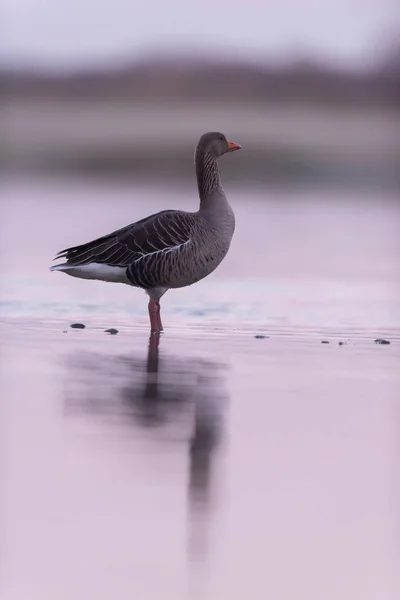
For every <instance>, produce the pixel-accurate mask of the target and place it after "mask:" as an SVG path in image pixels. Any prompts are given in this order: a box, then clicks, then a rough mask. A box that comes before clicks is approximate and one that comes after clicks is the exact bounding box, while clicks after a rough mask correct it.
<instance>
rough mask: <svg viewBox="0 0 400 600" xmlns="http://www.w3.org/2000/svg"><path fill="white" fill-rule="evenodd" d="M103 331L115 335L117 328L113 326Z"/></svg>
mask: <svg viewBox="0 0 400 600" xmlns="http://www.w3.org/2000/svg"><path fill="white" fill-rule="evenodd" d="M104 333H110V334H111V335H117V333H118V329H114V328H113V327H111V329H106V330H105V331H104Z"/></svg>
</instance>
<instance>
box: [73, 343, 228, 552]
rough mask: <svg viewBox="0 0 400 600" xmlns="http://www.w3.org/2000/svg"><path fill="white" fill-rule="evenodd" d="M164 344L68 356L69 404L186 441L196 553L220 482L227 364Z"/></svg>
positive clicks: (203, 547) (191, 527)
mask: <svg viewBox="0 0 400 600" xmlns="http://www.w3.org/2000/svg"><path fill="white" fill-rule="evenodd" d="M159 344H160V337H159V336H154V335H153V336H151V337H150V340H149V345H148V351H147V356H146V357H143V358H137V357H132V356H131V355H130V356H126V355H122V356H118V355H117V356H110V355H109V354H101V353H96V352H80V353H78V354H76V353H75V354H74V355H71V356H70V357H69V358H68V359H67V369H68V377H67V385H66V390H65V411H66V414H69V415H71V414H76V413H81V412H82V411H83V412H84V413H89V414H92V415H93V416H95V415H96V416H97V417H100V418H102V419H103V420H104V419H107V422H109V423H110V425H111V424H112V423H115V422H116V423H117V424H118V426H124V427H127V426H128V427H130V428H132V431H136V433H137V434H139V432H140V435H141V436H142V435H143V434H145V435H146V436H156V439H157V440H158V441H161V442H163V443H164V444H165V443H166V444H168V443H173V442H175V443H176V442H177V441H178V442H181V443H183V451H184V452H185V453H187V455H188V458H189V474H188V510H189V521H190V522H189V549H190V553H191V556H192V557H193V558H196V557H200V555H202V554H203V553H204V552H205V551H206V545H207V544H206V539H205V538H206V537H207V536H206V527H205V522H204V517H205V516H206V514H207V512H208V510H209V509H210V504H211V499H212V491H213V490H212V488H213V487H215V486H213V485H212V481H213V478H212V475H213V473H212V466H213V461H214V458H215V456H216V450H217V448H218V447H219V446H220V442H221V439H222V434H223V428H224V414H225V409H226V406H227V400H228V396H227V393H226V390H225V386H224V379H223V375H224V372H225V371H226V364H224V363H220V362H215V361H213V360H210V359H204V358H198V357H186V358H183V357H174V356H164V355H163V354H162V353H161V355H160V352H159ZM158 451H159V450H158ZM216 479H217V478H216V477H214V481H215V480H216ZM200 523H201V524H200ZM196 524H197V525H198V526H197V527H196Z"/></svg>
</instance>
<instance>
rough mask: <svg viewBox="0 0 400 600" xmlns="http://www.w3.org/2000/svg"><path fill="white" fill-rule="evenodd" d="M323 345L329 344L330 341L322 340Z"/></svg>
mask: <svg viewBox="0 0 400 600" xmlns="http://www.w3.org/2000/svg"><path fill="white" fill-rule="evenodd" d="M321 344H329V342H328V340H322V341H321Z"/></svg>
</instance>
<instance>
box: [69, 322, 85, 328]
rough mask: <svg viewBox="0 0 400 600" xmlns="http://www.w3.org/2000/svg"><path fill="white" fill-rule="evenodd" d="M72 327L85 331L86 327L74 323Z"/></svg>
mask: <svg viewBox="0 0 400 600" xmlns="http://www.w3.org/2000/svg"><path fill="white" fill-rule="evenodd" d="M70 327H72V329H85V327H86V325H84V324H83V323H72V325H70Z"/></svg>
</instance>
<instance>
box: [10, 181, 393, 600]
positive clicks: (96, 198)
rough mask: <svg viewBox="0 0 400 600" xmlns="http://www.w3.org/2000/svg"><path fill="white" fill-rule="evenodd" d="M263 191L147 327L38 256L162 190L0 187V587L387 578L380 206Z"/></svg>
mask: <svg viewBox="0 0 400 600" xmlns="http://www.w3.org/2000/svg"><path fill="white" fill-rule="evenodd" d="M227 191H229V190H227ZM274 194H275V195H274ZM274 194H272V193H271V192H269V193H268V194H267V193H266V192H264V193H263V194H261V195H260V194H259V193H258V194H253V195H252V196H251V197H249V196H248V195H245V194H243V193H242V192H236V195H232V196H233V198H232V203H233V204H234V205H235V210H236V214H237V221H238V223H237V232H236V235H235V240H234V244H233V246H232V251H231V253H230V254H229V256H228V258H227V259H226V261H225V262H224V263H223V265H222V266H221V268H220V269H219V270H218V271H217V272H216V273H215V274H214V275H213V276H212V277H211V278H210V279H209V280H207V281H205V282H202V283H200V284H197V285H196V286H193V287H192V288H188V289H186V290H179V291H175V292H169V293H168V294H167V295H166V296H165V301H164V307H163V310H164V320H165V325H166V327H167V329H166V333H165V335H163V336H162V337H161V340H160V341H159V344H158V340H157V339H156V338H153V339H152V340H151V341H150V343H149V339H148V333H147V327H148V325H147V316H146V298H145V296H144V295H143V293H141V292H139V291H137V290H132V289H130V288H128V287H124V286H118V285H111V284H109V285H107V284H102V283H95V282H87V281H79V280H74V279H73V278H69V277H66V276H63V275H60V274H54V273H53V274H50V273H48V272H47V270H46V267H47V265H48V264H50V261H51V258H52V256H53V255H54V254H55V252H56V251H57V250H59V249H61V248H62V247H64V246H67V245H70V244H74V243H79V242H82V241H85V240H87V239H91V238H92V237H95V236H97V235H99V234H102V233H105V232H107V231H109V230H111V229H113V228H116V227H119V226H121V225H123V224H125V223H126V222H129V221H134V220H135V219H137V218H140V217H141V216H143V214H147V213H149V212H150V211H153V210H159V209H161V208H165V191H164V192H162V191H160V190H158V191H157V190H152V191H151V192H150V191H149V190H140V191H139V192H136V193H132V190H129V189H123V188H116V187H111V186H110V187H109V188H108V189H107V188H106V189H104V188H102V189H97V190H96V189H92V188H91V187H87V186H85V185H84V184H83V183H82V182H68V181H66V182H63V186H61V184H60V182H53V183H50V182H47V183H44V182H39V183H38V182H36V183H35V184H33V183H32V182H26V183H25V184H23V183H21V182H19V183H18V185H17V184H9V185H8V186H7V187H5V186H3V198H5V200H6V202H5V219H3V220H2V231H1V233H2V242H1V256H2V259H1V273H2V275H1V291H2V295H1V297H2V304H1V327H2V345H1V357H2V360H1V362H0V367H1V372H0V375H1V381H2V394H3V396H2V404H1V409H2V415H1V422H2V423H3V427H4V429H3V431H2V432H1V433H2V439H3V440H5V450H6V451H5V453H4V456H5V460H4V461H3V462H2V463H1V469H2V471H1V473H2V479H3V481H4V482H6V485H5V486H4V487H5V495H4V511H2V516H3V523H2V524H1V525H2V530H3V532H4V536H2V541H3V543H2V552H1V582H2V583H1V586H2V587H1V588H0V591H1V593H2V595H1V597H2V598H4V599H5V600H20V598H29V599H32V600H36V599H38V600H39V599H40V600H43V599H45V600H47V599H49V600H50V599H51V600H53V599H54V598H57V600H59V599H60V600H63V599H64V598H65V599H68V600H69V599H70V598H74V599H75V598H76V599H78V600H79V599H81V598H82V599H86V598H96V599H99V600H103V599H104V600H108V599H109V598H115V597H118V598H120V599H125V598H132V597H134V598H138V599H139V600H142V599H143V600H158V599H160V600H161V599H162V600H164V599H166V600H168V599H169V598H171V599H173V600H180V599H190V600H191V599H192V598H193V599H197V598H199V599H200V598H202V599H203V598H207V599H210V600H214V599H215V600H217V599H218V600H221V599H225V598H229V599H233V600H236V599H242V598H246V597H251V598H255V599H258V598H260V600H261V599H264V598H266V597H273V598H282V599H286V598H294V597H295V598H300V599H303V598H304V599H307V600H309V599H310V598H311V599H314V598H315V599H317V598H318V599H319V598H324V599H326V600H330V599H332V600H337V598H343V599H346V600H347V599H349V600H350V599H351V600H353V599H354V598H363V599H364V600H369V599H371V600H372V599H376V598H385V599H388V600H392V598H393V600H394V598H396V597H397V586H398V583H399V581H398V573H397V556H398V539H397V531H398V529H397V527H398V498H397V489H396V478H397V475H398V453H397V446H398V444H397V439H398V434H399V432H398V423H399V414H398V392H399V387H400V376H399V369H398V362H399V353H400V352H399V348H400V345H399V341H400V335H399V332H400V318H399V312H398V311H399V280H398V275H399V273H398V268H397V258H398V250H399V246H400V241H399V238H398V235H397V231H398V223H399V207H398V205H397V204H396V203H395V202H394V200H393V199H391V198H388V197H386V198H379V199H378V198H367V199H366V198H363V199H361V198H355V197H341V198H338V197H335V196H334V195H332V194H331V195H328V194H327V195H326V197H325V198H324V201H323V202H321V201H319V202H318V201H317V200H318V198H317V197H315V198H314V197H312V196H310V195H304V196H303V197H301V196H300V197H299V196H293V195H290V194H288V193H286V194H283V193H282V192H280V193H279V194H278V193H277V192H276V193H274ZM110 195H112V198H113V204H112V206H111V207H110V205H109V198H110ZM263 195H265V197H263ZM172 196H173V195H172V194H171V202H170V203H169V204H170V205H171V206H173V205H175V206H178V207H184V208H189V203H188V201H187V200H186V199H185V198H186V196H185V194H184V193H183V192H182V191H181V192H179V193H178V192H177V193H176V194H175V195H174V197H175V202H173V201H172ZM187 196H189V197H191V194H190V193H189V192H188V195H187ZM319 200H320V199H319ZM77 320H83V321H84V322H85V323H86V325H87V328H86V329H85V330H83V331H77V330H71V329H69V324H70V323H71V322H72V321H77ZM110 326H117V327H118V329H119V333H118V335H117V336H109V335H107V334H105V333H104V329H105V328H106V327H110ZM64 331H67V333H63V332H64ZM255 333H264V334H266V335H268V336H269V337H268V338H265V339H255V338H254V334H255ZM378 336H379V337H381V336H383V337H387V338H388V339H390V340H391V344H390V345H389V346H379V345H375V344H374V343H373V340H374V339H375V338H376V337H378ZM322 339H328V340H329V341H330V344H326V345H323V344H321V340H322ZM338 341H345V342H346V344H345V345H343V346H339V345H338Z"/></svg>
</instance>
